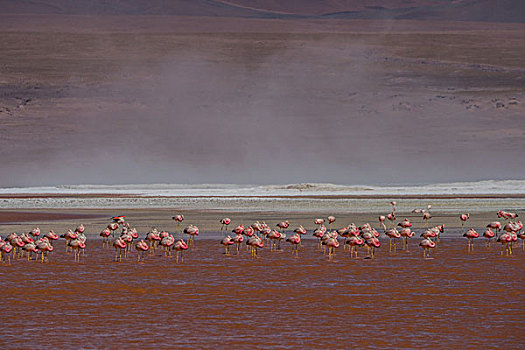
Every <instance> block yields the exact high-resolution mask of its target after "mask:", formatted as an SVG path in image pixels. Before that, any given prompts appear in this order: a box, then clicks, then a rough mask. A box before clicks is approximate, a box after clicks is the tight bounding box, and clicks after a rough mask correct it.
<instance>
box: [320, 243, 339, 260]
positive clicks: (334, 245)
mask: <svg viewBox="0 0 525 350" xmlns="http://www.w3.org/2000/svg"><path fill="white" fill-rule="evenodd" d="M323 244H324V245H326V246H327V247H328V260H330V261H331V260H332V259H333V256H334V255H335V249H336V248H339V241H338V240H337V237H330V238H328V239H327V240H326V241H325V242H323Z"/></svg>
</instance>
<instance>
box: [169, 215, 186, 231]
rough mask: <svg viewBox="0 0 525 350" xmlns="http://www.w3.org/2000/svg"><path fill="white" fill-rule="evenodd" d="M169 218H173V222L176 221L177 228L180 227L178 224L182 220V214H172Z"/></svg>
mask: <svg viewBox="0 0 525 350" xmlns="http://www.w3.org/2000/svg"><path fill="white" fill-rule="evenodd" d="M171 218H172V220H175V222H176V223H177V230H178V229H180V225H181V224H182V222H183V221H184V215H182V214H178V215H175V216H172V217H171Z"/></svg>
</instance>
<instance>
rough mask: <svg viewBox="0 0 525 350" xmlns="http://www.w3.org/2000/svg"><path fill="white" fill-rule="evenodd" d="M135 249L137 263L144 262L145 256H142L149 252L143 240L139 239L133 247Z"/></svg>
mask: <svg viewBox="0 0 525 350" xmlns="http://www.w3.org/2000/svg"><path fill="white" fill-rule="evenodd" d="M135 249H136V250H137V252H138V254H137V261H140V260H143V261H144V260H145V256H144V255H145V253H146V252H147V251H148V250H149V246H148V243H146V241H145V240H143V239H141V240H140V241H138V242H137V244H136V245H135Z"/></svg>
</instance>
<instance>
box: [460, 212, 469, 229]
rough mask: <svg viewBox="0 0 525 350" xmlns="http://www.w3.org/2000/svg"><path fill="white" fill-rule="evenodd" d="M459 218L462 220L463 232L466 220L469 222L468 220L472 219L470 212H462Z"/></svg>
mask: <svg viewBox="0 0 525 350" xmlns="http://www.w3.org/2000/svg"><path fill="white" fill-rule="evenodd" d="M459 219H460V220H461V232H463V228H464V227H465V222H467V220H468V219H470V213H466V214H461V215H460V216H459Z"/></svg>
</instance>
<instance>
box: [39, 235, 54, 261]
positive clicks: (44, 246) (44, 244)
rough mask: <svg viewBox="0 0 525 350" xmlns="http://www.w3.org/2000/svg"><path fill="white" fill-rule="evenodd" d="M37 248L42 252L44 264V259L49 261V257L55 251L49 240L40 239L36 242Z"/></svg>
mask: <svg viewBox="0 0 525 350" xmlns="http://www.w3.org/2000/svg"><path fill="white" fill-rule="evenodd" d="M36 247H37V248H38V250H39V251H40V254H41V255H42V262H44V259H45V260H46V261H47V255H48V254H49V253H50V252H52V251H53V246H52V245H51V243H50V242H49V240H48V239H47V238H45V237H44V238H42V239H39V240H38V241H37V242H36Z"/></svg>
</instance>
